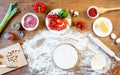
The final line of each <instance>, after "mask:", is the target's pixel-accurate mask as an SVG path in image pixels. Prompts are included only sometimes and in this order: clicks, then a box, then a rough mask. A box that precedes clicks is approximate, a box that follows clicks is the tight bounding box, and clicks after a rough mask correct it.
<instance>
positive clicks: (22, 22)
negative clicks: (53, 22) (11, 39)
mask: <svg viewBox="0 0 120 75" xmlns="http://www.w3.org/2000/svg"><path fill="white" fill-rule="evenodd" d="M27 15H32V16H34V17H35V18H36V19H37V23H36V25H35V27H34V28H26V27H25V26H24V22H25V21H24V19H25V17H26V16H27ZM21 24H22V27H23V28H24V29H25V30H27V31H32V30H35V29H36V28H37V27H38V25H39V19H38V17H37V15H36V14H34V13H26V14H25V15H24V16H23V17H22V20H21Z"/></svg>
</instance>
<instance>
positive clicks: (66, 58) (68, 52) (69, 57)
mask: <svg viewBox="0 0 120 75" xmlns="http://www.w3.org/2000/svg"><path fill="white" fill-rule="evenodd" d="M53 60H54V63H55V64H56V65H57V66H58V67H60V68H62V69H70V68H73V67H74V66H75V65H76V63H77V60H78V53H77V51H76V49H75V47H73V46H72V45H70V44H62V45H59V46H58V47H57V48H56V49H55V51H54V53H53Z"/></svg>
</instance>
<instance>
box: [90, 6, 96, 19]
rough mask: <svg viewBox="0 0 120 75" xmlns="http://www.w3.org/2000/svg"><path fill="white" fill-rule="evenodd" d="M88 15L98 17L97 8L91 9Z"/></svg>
mask: <svg viewBox="0 0 120 75" xmlns="http://www.w3.org/2000/svg"><path fill="white" fill-rule="evenodd" d="M88 13H89V15H90V16H91V17H95V16H96V15H97V10H96V9H95V8H91V9H90V10H89V12H88Z"/></svg>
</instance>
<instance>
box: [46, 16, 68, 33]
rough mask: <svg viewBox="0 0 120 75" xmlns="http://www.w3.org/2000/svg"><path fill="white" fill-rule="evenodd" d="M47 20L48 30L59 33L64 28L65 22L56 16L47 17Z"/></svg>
mask: <svg viewBox="0 0 120 75" xmlns="http://www.w3.org/2000/svg"><path fill="white" fill-rule="evenodd" d="M47 17H48V19H49V23H48V27H50V30H57V31H61V30H63V29H65V28H66V25H67V23H68V22H67V20H65V19H60V18H59V17H58V15H57V14H53V15H48V16H47Z"/></svg>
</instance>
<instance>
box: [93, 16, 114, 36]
mask: <svg viewBox="0 0 120 75" xmlns="http://www.w3.org/2000/svg"><path fill="white" fill-rule="evenodd" d="M101 21H103V22H104V23H105V24H106V26H107V27H108V32H107V33H104V32H103V31H101V30H100V28H99V27H98V23H100V22H101ZM112 29H113V26H112V22H111V21H110V20H109V19H108V18H106V17H100V18H97V19H96V20H95V22H94V23H93V32H94V33H95V34H96V35H97V36H99V37H106V36H108V35H110V34H111V32H112Z"/></svg>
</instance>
